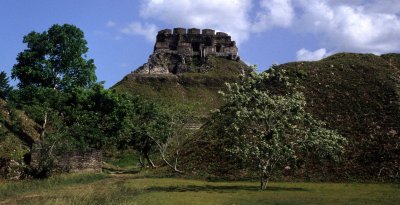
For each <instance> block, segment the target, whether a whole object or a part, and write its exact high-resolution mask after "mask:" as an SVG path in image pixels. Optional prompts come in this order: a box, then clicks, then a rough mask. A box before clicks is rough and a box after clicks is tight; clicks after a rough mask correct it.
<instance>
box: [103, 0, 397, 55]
mask: <svg viewBox="0 0 400 205" xmlns="http://www.w3.org/2000/svg"><path fill="white" fill-rule="evenodd" d="M139 13H140V16H141V18H142V20H143V21H144V22H157V24H158V23H160V22H161V23H163V25H165V26H169V27H186V28H190V27H197V28H213V29H216V30H219V31H224V32H227V33H229V34H231V35H232V38H233V39H234V40H236V41H237V42H238V43H243V42H245V41H246V40H248V39H249V37H250V36H251V35H252V34H254V33H260V32H267V31H268V32H274V30H273V29H274V28H277V27H279V28H283V29H286V30H287V31H288V32H295V33H297V32H301V33H305V34H313V35H314V36H315V41H316V43H317V44H319V45H320V46H321V47H324V48H325V49H326V50H328V51H336V52H340V51H348V52H371V53H386V52H399V51H400V41H399V40H398V36H400V4H399V3H398V0H385V1H381V0H352V1H348V0H334V1H333V0H202V1H191V0H141V6H140V11H139ZM111 25H112V26H114V25H113V24H110V26H111ZM156 31H157V27H156V26H154V25H153V24H147V23H145V24H143V23H139V22H134V23H132V24H130V25H129V26H127V27H126V28H124V29H122V32H123V33H126V34H134V35H142V36H145V37H146V38H147V39H149V40H151V41H154V38H155V35H156ZM310 52H311V51H310ZM325 52H327V51H325Z"/></svg>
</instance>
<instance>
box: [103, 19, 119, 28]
mask: <svg viewBox="0 0 400 205" xmlns="http://www.w3.org/2000/svg"><path fill="white" fill-rule="evenodd" d="M116 25H117V23H115V22H114V21H111V20H110V21H107V23H106V27H107V28H113V27H115V26H116Z"/></svg>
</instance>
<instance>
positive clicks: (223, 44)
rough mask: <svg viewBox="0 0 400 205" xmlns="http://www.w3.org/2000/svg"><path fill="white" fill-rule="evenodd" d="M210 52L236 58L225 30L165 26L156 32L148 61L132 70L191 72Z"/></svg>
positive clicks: (231, 42) (203, 61)
mask: <svg viewBox="0 0 400 205" xmlns="http://www.w3.org/2000/svg"><path fill="white" fill-rule="evenodd" d="M210 56H212V57H224V58H228V59H230V60H239V56H238V48H237V47H236V42H235V41H232V39H231V36H229V35H228V34H226V33H223V32H215V30H212V29H203V30H200V29H197V28H191V29H187V30H186V29H185V28H174V29H173V30H171V29H164V30H161V31H159V32H158V34H157V39H156V43H155V45H154V51H153V54H152V55H150V57H149V60H148V62H147V63H145V64H144V65H143V66H141V67H140V68H138V69H137V70H136V71H135V73H141V74H168V73H173V74H177V73H182V72H190V71H193V70H194V69H195V68H199V67H201V66H202V65H203V64H204V63H205V62H206V61H207V59H208V58H209V57H210Z"/></svg>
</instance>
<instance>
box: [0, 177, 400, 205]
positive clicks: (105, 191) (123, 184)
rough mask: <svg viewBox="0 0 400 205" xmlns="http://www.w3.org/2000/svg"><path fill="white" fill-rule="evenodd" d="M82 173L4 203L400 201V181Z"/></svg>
mask: <svg viewBox="0 0 400 205" xmlns="http://www.w3.org/2000/svg"><path fill="white" fill-rule="evenodd" d="M95 176H98V175H95ZM100 176H102V175H100ZM87 177H88V176H87V175H84V177H80V178H87ZM77 178H79V175H73V176H71V179H70V178H69V177H68V176H64V177H63V178H62V179H60V180H61V181H63V180H64V182H58V183H55V184H56V185H55V186H47V185H43V184H41V185H38V184H40V183H44V182H43V181H39V182H35V181H28V182H21V183H16V185H15V187H14V188H15V189H16V192H15V193H10V192H8V194H3V193H2V195H1V197H0V204H2V202H3V204H138V205H140V204H146V205H152V204H166V205H169V204H171V205H172V204H174V205H176V204H237V205H238V204H398V202H399V201H400V186H399V185H398V184H397V185H396V184H356V183H351V184H346V183H287V182H285V183H281V182H279V183H271V184H270V187H269V189H268V190H265V191H260V190H259V189H258V183H257V182H207V181H201V180H188V179H176V178H144V177H143V175H138V174H126V175H111V177H109V178H106V179H104V178H103V177H99V178H97V179H95V178H92V179H93V180H92V181H90V180H88V181H86V182H84V183H82V182H81V181H79V180H76V179H77ZM5 187H6V188H5ZM21 187H25V188H24V189H23V190H24V191H22V192H21V191H18V189H21ZM38 187H39V188H38ZM10 189H11V185H10V183H6V184H1V185H0V190H1V191H3V190H10Z"/></svg>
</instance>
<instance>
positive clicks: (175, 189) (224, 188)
mask: <svg viewBox="0 0 400 205" xmlns="http://www.w3.org/2000/svg"><path fill="white" fill-rule="evenodd" d="M146 190H147V191H153V192H199V191H206V192H237V191H240V190H246V191H261V190H260V188H259V187H257V186H244V185H242V186H218V185H214V186H212V185H205V186H196V185H189V186H168V187H156V186H155V187H150V188H148V189H146ZM265 191H308V190H307V189H303V188H290V187H268V188H267V190H265Z"/></svg>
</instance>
